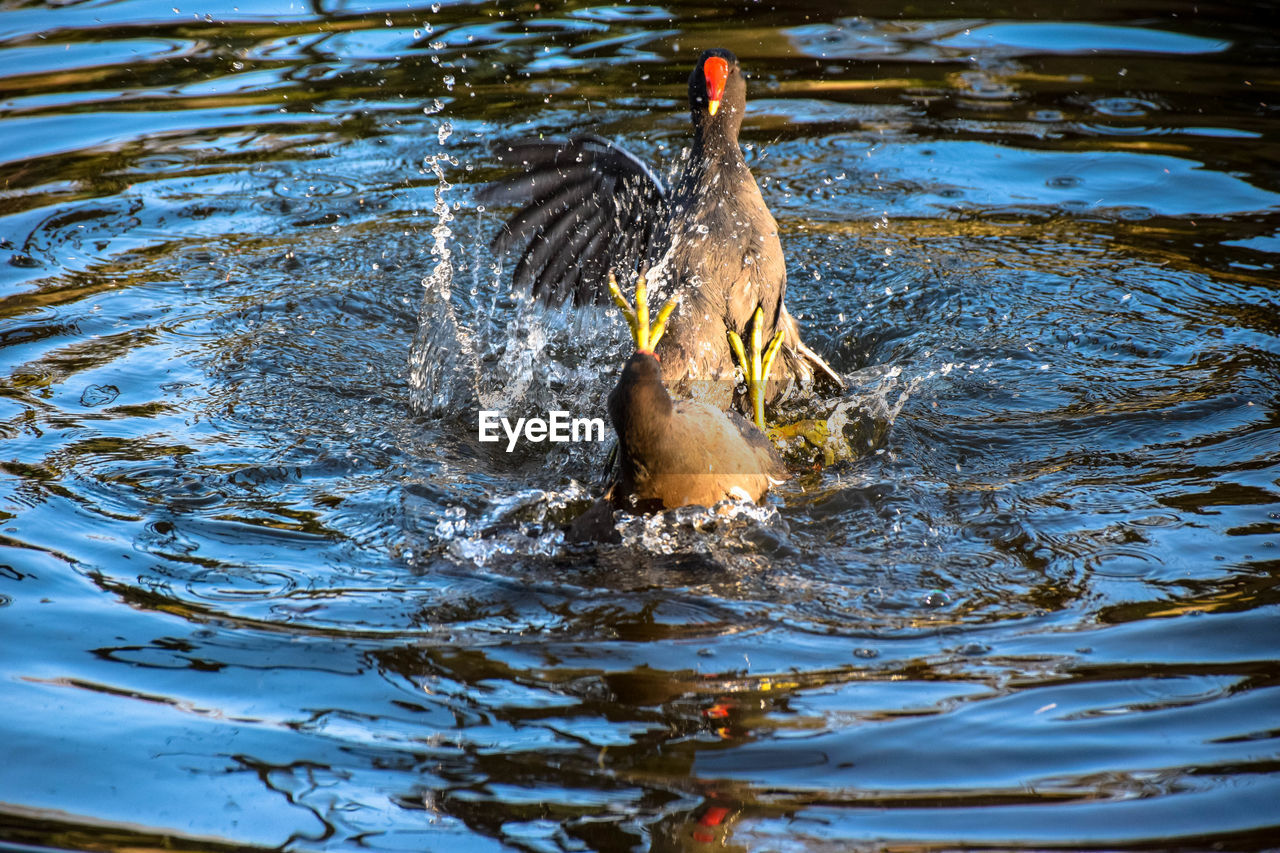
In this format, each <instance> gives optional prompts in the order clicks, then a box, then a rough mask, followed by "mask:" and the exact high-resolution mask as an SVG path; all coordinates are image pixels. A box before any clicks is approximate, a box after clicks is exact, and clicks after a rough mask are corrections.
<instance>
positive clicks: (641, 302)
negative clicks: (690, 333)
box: [609, 270, 680, 353]
mask: <svg viewBox="0 0 1280 853" xmlns="http://www.w3.org/2000/svg"><path fill="white" fill-rule="evenodd" d="M609 295H610V296H612V297H613V301H614V303H615V304H616V305H617V306H618V308H619V310H621V311H622V316H623V317H624V318H626V321H627V327H628V328H629V329H631V340H633V341H635V344H636V349H637V350H639V351H640V352H647V353H652V352H653V350H654V347H656V346H657V345H658V341H660V340H661V339H662V333H663V332H665V331H666V330H667V320H669V319H670V318H671V312H672V311H674V310H676V305H677V304H679V301H680V300H679V298H678V297H674V296H673V297H672V298H670V299H668V300H667V301H666V304H664V305H663V306H662V308H661V310H659V311H658V316H657V318H656V319H655V320H654V322H653V325H652V326H650V325H649V286H648V282H647V281H646V280H645V277H644V273H641V274H640V278H639V279H637V280H636V305H635V308H632V307H631V303H630V302H628V301H627V297H625V296H623V295H622V290H621V288H619V287H618V280H617V279H616V278H615V277H614V275H613V270H610V271H609Z"/></svg>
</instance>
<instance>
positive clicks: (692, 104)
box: [689, 47, 747, 138]
mask: <svg viewBox="0 0 1280 853" xmlns="http://www.w3.org/2000/svg"><path fill="white" fill-rule="evenodd" d="M746 107H747V82H746V80H744V79H743V77H742V69H741V68H739V67H738V57H736V56H734V55H733V53H732V52H731V51H728V50H725V49H724V48H722V47H717V48H713V49H711V50H707V51H703V53H702V55H701V56H699V57H698V64H697V65H695V66H694V69H693V74H691V75H689V109H690V111H691V112H692V113H693V126H694V127H695V128H697V129H698V132H699V133H705V132H707V131H709V130H710V131H714V130H719V131H720V132H721V133H723V134H725V135H727V136H729V137H730V138H736V137H737V135H738V128H740V127H741V126H742V114H743V112H744V111H745V110H746Z"/></svg>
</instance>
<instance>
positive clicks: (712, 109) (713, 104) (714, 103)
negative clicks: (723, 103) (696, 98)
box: [707, 101, 720, 115]
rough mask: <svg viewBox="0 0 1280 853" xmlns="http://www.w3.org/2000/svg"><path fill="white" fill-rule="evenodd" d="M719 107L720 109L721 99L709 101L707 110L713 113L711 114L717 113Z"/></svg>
mask: <svg viewBox="0 0 1280 853" xmlns="http://www.w3.org/2000/svg"><path fill="white" fill-rule="evenodd" d="M719 109H720V102H719V101H707V112H709V113H711V115H715V114H716V111H717V110H719Z"/></svg>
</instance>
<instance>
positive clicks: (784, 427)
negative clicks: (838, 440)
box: [764, 418, 836, 468]
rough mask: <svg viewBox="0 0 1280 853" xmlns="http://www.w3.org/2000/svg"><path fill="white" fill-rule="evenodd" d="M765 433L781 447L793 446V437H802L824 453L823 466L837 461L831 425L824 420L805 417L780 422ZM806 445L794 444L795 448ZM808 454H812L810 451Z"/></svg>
mask: <svg viewBox="0 0 1280 853" xmlns="http://www.w3.org/2000/svg"><path fill="white" fill-rule="evenodd" d="M764 434H765V435H766V436H768V438H769V441H771V442H773V443H774V444H775V445H776V446H778V448H779V449H782V448H783V447H784V446H792V445H790V444H789V443H790V442H791V440H792V439H796V438H800V439H803V440H804V441H805V442H807V443H808V445H809V446H810V447H813V448H815V449H817V450H818V451H820V452H821V453H822V463H821V464H822V467H824V468H825V467H827V466H828V465H832V464H834V463H835V461H836V453H835V451H834V450H833V449H832V446H831V425H830V424H829V423H828V422H827V421H824V420H819V419H814V418H805V419H804V420H800V421H795V422H793V423H789V424H779V425H778V426H775V427H770V428H769V429H767V430H765V432H764ZM803 446H804V445H794V446H792V447H793V450H795V449H798V448H801V447H803ZM808 455H812V451H809V454H808Z"/></svg>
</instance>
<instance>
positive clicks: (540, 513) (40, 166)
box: [0, 0, 1280, 851]
mask: <svg viewBox="0 0 1280 853" xmlns="http://www.w3.org/2000/svg"><path fill="white" fill-rule="evenodd" d="M858 12H859V13H860V16H853V15H850V14H849V10H848V8H847V7H839V6H838V5H837V4H826V5H824V4H792V5H788V6H781V7H776V8H775V7H771V6H765V5H762V4H754V3H752V4H742V5H741V6H735V7H726V6H714V5H708V6H702V5H698V4H673V5H666V6H616V7H615V6H588V5H577V4H570V5H561V4H547V3H542V4H472V5H468V4H461V3H445V4H431V3H420V4H398V5H395V6H394V7H392V6H386V7H383V6H378V5H372V4H366V3H349V4H331V5H324V6H322V5H306V6H304V5H301V4H283V3H253V2H249V3H245V2H237V3H236V4H235V5H230V4H212V5H210V4H205V5H201V6H199V7H190V8H188V7H186V6H178V7H174V6H173V5H171V4H169V5H159V4H154V3H150V2H141V0H139V1H138V2H87V3H68V4H53V3H48V4H45V3H36V2H12V3H8V4H5V5H0V177H2V179H3V182H2V183H0V359H2V360H3V366H2V368H0V371H2V372H0V377H2V378H0V468H2V470H3V474H0V537H2V538H0V649H3V651H2V652H0V844H8V845H13V846H19V847H23V848H29V849H48V848H54V849H93V850H125V849H131V850H142V849H146V850H150V849H159V848H161V847H163V848H165V849H175V848H176V849H191V850H211V851H212V850H231V849H236V850H241V849H255V848H263V849H287V850H299V851H304V850H354V849H373V850H407V849H414V850H443V849H456V850H468V851H470V850H521V851H544V850H605V851H612V850H646V849H647V850H656V851H666V850H681V851H694V850H704V849H713V848H721V847H722V846H723V847H727V848H728V849H735V850H752V851H755V850H760V851H764V850H849V849H868V850H879V849H890V848H892V849H913V850H914V849H924V848H928V849H957V848H999V849H1035V850H1043V849H1108V850H1119V849H1171V848H1177V849H1206V848H1208V847H1210V846H1215V847H1216V848H1221V849H1229V850H1255V849H1267V848H1275V847H1276V846H1277V845H1280V810H1278V809H1277V807H1276V803H1277V802H1280V769H1278V768H1280V740H1278V737H1280V735H1278V733H1280V710H1278V709H1280V663H1277V661H1278V660H1280V551H1277V545H1278V543H1280V407H1278V404H1277V400H1278V397H1277V392H1276V389H1277V388H1278V387H1280V286H1278V285H1277V281H1278V279H1277V276H1276V263H1277V253H1278V252H1280V237H1278V236H1277V235H1278V233H1280V171H1278V170H1277V166H1276V163H1277V162H1280V139H1278V133H1277V125H1276V121H1275V105H1274V104H1275V101H1276V92H1275V82H1274V79H1273V76H1274V75H1272V74H1271V73H1270V70H1271V69H1272V68H1274V67H1275V63H1276V60H1277V53H1278V51H1280V42H1278V41H1277V39H1276V36H1275V33H1274V30H1273V28H1270V27H1269V26H1268V25H1266V24H1265V23H1264V18H1265V10H1264V9H1263V7H1258V8H1256V9H1255V8H1252V7H1250V8H1243V7H1242V8H1240V9H1233V8H1227V7H1221V6H1215V7H1206V6H1204V5H1199V6H1196V5H1192V4H1186V3H1174V4H1173V5H1170V4H1167V3H1165V4H1159V5H1157V4H1139V5H1137V6H1134V5H1129V6H1125V7H1123V8H1121V7H1116V6H1114V5H1113V4H1105V3H1093V4H1087V5H1085V6H1081V7H1079V8H1074V9H1072V10H1071V11H1070V13H1069V14H1070V18H1069V19H1066V18H1064V16H1063V12H1062V9H1061V8H1060V7H1051V6H1047V5H1044V4H1023V5H1020V6H1015V7H1009V8H1005V7H1000V8H996V7H993V6H990V4H976V3H967V2H961V3H934V2H926V3H924V4H916V5H914V6H910V7H901V6H899V5H891V4H875V3H873V4H870V5H866V4H864V5H863V6H860V7H859V8H858ZM714 45H720V46H725V47H729V48H730V49H732V50H734V51H735V52H736V53H737V54H738V55H739V56H740V57H741V60H742V63H743V66H744V68H745V69H746V70H747V72H748V75H749V105H748V113H747V118H746V122H745V126H744V132H743V142H744V146H745V148H746V154H747V158H748V161H749V163H750V164H751V166H752V168H753V170H754V172H755V174H756V176H757V178H758V179H759V181H760V183H761V186H762V190H763V192H764V195H765V198H766V200H767V201H768V203H769V205H770V206H771V208H772V210H773V211H774V213H775V215H776V216H777V218H778V221H779V225H780V228H781V231H782V238H783V245H784V248H785V251H786V254H787V261H788V271H789V284H790V286H789V289H788V302H789V305H790V307H791V310H792V313H794V314H796V315H797V316H799V317H800V318H801V322H802V323H803V325H804V328H805V329H806V337H807V338H808V340H809V341H810V342H811V343H812V344H813V345H814V347H815V348H816V349H817V350H818V351H819V352H821V353H822V354H823V355H824V356H825V357H826V358H827V359H828V360H829V361H830V362H831V363H832V364H833V365H834V366H835V367H836V368H837V369H838V370H839V371H840V372H841V373H843V374H844V375H845V376H846V378H847V380H848V384H849V390H848V392H847V394H846V395H845V397H844V399H843V400H842V401H839V402H840V405H839V407H838V411H839V412H840V413H841V417H842V418H843V420H842V421H841V422H840V424H837V426H838V427H842V431H843V434H844V435H845V437H846V438H847V439H848V441H849V442H850V447H851V448H852V450H853V451H854V452H853V453H852V454H851V455H850V457H849V458H846V459H844V460H842V461H839V462H837V463H836V464H833V465H829V466H827V467H825V468H821V469H818V470H808V469H806V470H797V471H796V476H795V477H794V478H793V479H792V480H791V481H790V482H788V483H787V484H786V485H784V486H782V487H780V488H779V489H777V490H776V491H775V492H774V493H773V494H772V496H771V497H770V499H769V500H768V501H767V502H766V503H765V504H764V505H763V506H760V507H738V508H735V509H733V510H732V511H729V512H727V513H723V514H716V513H713V512H708V511H702V510H696V509H686V510H681V511H678V512H674V513H669V514H667V515H659V516H651V517H627V518H624V519H622V520H621V521H620V522H619V527H620V535H621V538H622V544H620V545H608V546H579V545H569V544H566V543H565V542H564V541H563V537H562V534H561V533H560V532H559V528H560V526H561V525H562V524H563V523H564V522H566V521H567V520H568V519H569V518H571V517H572V516H573V514H574V513H575V512H577V511H580V510H581V509H582V508H584V507H585V506H587V505H588V503H589V502H590V500H591V499H592V498H593V497H595V496H596V495H598V494H599V491H600V486H599V483H598V475H599V469H600V467H601V465H602V463H603V461H604V458H605V455H606V453H607V446H606V445H605V444H603V443H599V444H597V443H591V444H580V445H565V444H558V445H548V444H539V445H533V444H525V445H522V446H521V447H519V448H517V450H516V451H515V452H513V453H510V454H508V453H506V452H505V450H504V446H505V445H503V446H499V445H493V444H483V443H481V442H479V441H478V440H477V415H478V412H479V410H480V409H482V408H483V409H498V410H501V411H503V412H506V413H509V414H510V415H512V416H513V417H515V416H530V415H535V414H538V413H545V412H547V411H549V410H552V409H565V410H571V411H573V412H575V413H578V414H581V415H584V416H589V415H601V414H603V411H604V397H605V395H606V394H607V393H608V390H609V388H610V387H611V386H612V384H613V382H614V380H615V378H616V371H617V369H618V367H619V366H620V364H621V360H622V358H623V357H624V356H625V349H626V340H627V338H626V330H625V328H624V327H623V326H622V324H621V323H620V321H619V319H618V318H617V317H616V316H614V315H612V314H611V313H610V312H604V311H600V312H584V313H582V314H578V315H575V314H573V313H572V312H567V311H555V310H544V309H542V308H540V307H539V306H536V305H533V304H530V302H529V300H528V299H527V298H526V297H525V295H524V294H521V293H513V292H511V291H510V263H504V261H503V260H502V259H500V258H495V257H493V256H492V254H491V253H490V252H489V251H488V249H487V245H488V241H489V239H490V238H491V237H492V235H493V233H494V231H495V229H496V228H497V227H498V224H499V222H500V221H501V219H502V217H503V216H504V214H506V213H508V211H502V210H498V211H494V210H483V209H481V205H479V204H478V203H477V202H476V201H475V200H474V192H475V190H476V189H477V188H478V187H479V186H480V185H481V184H482V183H483V182H484V181H486V180H489V179H492V178H495V177H497V176H498V175H499V174H500V171H499V167H498V164H497V160H496V157H495V155H494V150H495V148H496V146H498V145H499V144H501V143H503V142H507V141H512V140H516V139H522V138H527V137H530V136H538V135H540V134H541V135H548V136H556V135H564V134H567V133H573V132H592V133H597V134H600V135H602V136H606V137H609V138H614V139H617V140H619V141H622V142H624V143H625V144H626V145H627V146H628V147H629V148H631V149H632V150H634V151H636V152H637V153H638V154H640V155H642V156H644V157H646V158H647V159H649V160H650V161H651V162H654V163H655V164H659V165H660V166H661V167H662V168H670V167H671V166H672V165H673V164H674V163H675V162H676V160H677V158H678V155H679V152H680V150H681V148H682V146H684V145H685V144H687V140H688V114H687V107H686V104H685V102H684V98H685V80H686V79H687V76H688V73H689V69H690V67H691V65H692V62H693V59H694V57H696V55H697V53H698V51H700V50H701V49H702V48H704V47H709V46H714Z"/></svg>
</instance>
